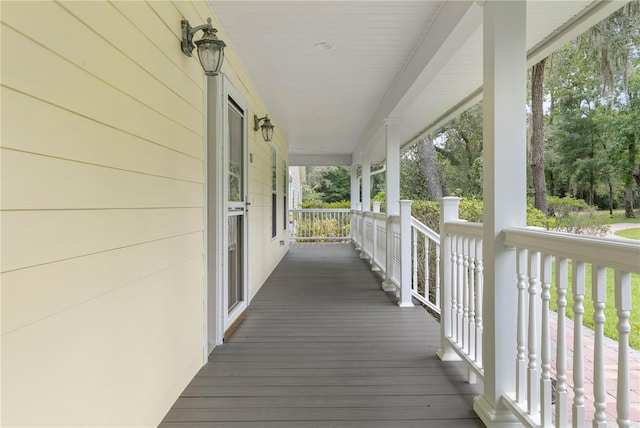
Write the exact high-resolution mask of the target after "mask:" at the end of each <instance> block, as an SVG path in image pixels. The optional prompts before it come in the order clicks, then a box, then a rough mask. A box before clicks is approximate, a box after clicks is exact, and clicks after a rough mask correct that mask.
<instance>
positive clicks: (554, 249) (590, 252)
mask: <svg viewBox="0 0 640 428" xmlns="http://www.w3.org/2000/svg"><path fill="white" fill-rule="evenodd" d="M504 235H505V239H504V243H505V245H508V246H511V247H518V248H526V249H529V250H534V251H540V252H542V253H544V254H548V255H553V256H556V257H565V258H568V259H575V260H579V261H582V262H586V263H593V264H595V265H598V266H603V267H610V268H614V269H621V270H623V271H626V272H633V273H640V243H636V242H622V241H614V240H611V239H602V238H593V237H586V236H579V235H573V234H569V233H561V232H549V231H546V230H539V229H535V228H515V227H513V228H507V229H505V230H504Z"/></svg>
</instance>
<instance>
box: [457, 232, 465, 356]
mask: <svg viewBox="0 0 640 428" xmlns="http://www.w3.org/2000/svg"><path fill="white" fill-rule="evenodd" d="M456 242H457V245H456V246H457V253H458V259H457V261H456V266H457V270H458V282H457V287H456V288H457V292H456V294H457V298H456V303H457V305H458V306H457V318H456V326H457V327H458V328H457V330H456V343H457V344H458V346H460V347H462V348H463V349H464V343H463V335H462V330H463V320H462V306H463V299H464V291H463V288H464V266H463V260H464V255H463V252H464V251H463V248H464V247H463V243H462V237H461V236H458V239H457V241H456Z"/></svg>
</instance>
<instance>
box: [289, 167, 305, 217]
mask: <svg viewBox="0 0 640 428" xmlns="http://www.w3.org/2000/svg"><path fill="white" fill-rule="evenodd" d="M302 168H303V167H300V166H292V167H290V168H289V177H290V180H289V181H290V184H289V186H290V192H289V193H290V197H289V209H297V208H300V207H301V206H302V184H301V181H300V175H301V174H300V170H301V169H302Z"/></svg>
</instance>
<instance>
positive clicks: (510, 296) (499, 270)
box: [473, 0, 527, 427]
mask: <svg viewBox="0 0 640 428" xmlns="http://www.w3.org/2000/svg"><path fill="white" fill-rule="evenodd" d="M525 27H526V2H525V1H519V0H518V1H494V0H490V1H488V2H487V3H486V4H485V6H484V19H483V28H484V29H483V40H484V42H483V43H484V47H483V50H484V61H483V64H484V69H483V76H484V77H483V79H484V83H483V93H484V101H483V105H484V121H483V127H484V135H483V139H484V150H483V156H482V159H483V171H484V183H483V198H484V235H483V247H482V249H483V257H484V278H485V283H484V284H485V288H484V300H483V306H484V309H483V313H484V331H483V336H484V338H483V363H484V393H483V395H481V396H480V397H476V399H475V401H474V406H473V407H474V410H475V411H476V413H478V415H479V416H480V418H481V419H482V421H483V422H484V424H485V425H487V426H489V427H494V426H501V427H502V426H520V424H519V423H518V422H517V420H516V419H515V417H514V416H513V415H512V414H511V413H510V412H509V411H508V410H506V408H505V407H504V405H503V404H502V401H501V399H500V397H501V396H502V395H503V394H504V393H506V392H511V391H513V390H514V388H515V351H516V323H515V320H516V306H517V304H516V302H517V294H516V270H515V266H516V265H515V250H513V249H510V248H506V247H505V246H504V244H503V240H502V236H501V232H502V230H503V229H504V228H505V227H521V226H525V225H526V193H527V192H526V170H527V168H526V161H527V158H526V122H525V119H526V111H525V105H526V84H527V81H526V79H527V65H526V44H525Z"/></svg>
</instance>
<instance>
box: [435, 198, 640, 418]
mask: <svg viewBox="0 0 640 428" xmlns="http://www.w3.org/2000/svg"><path fill="white" fill-rule="evenodd" d="M447 199H449V198H447ZM449 202H451V201H449ZM455 205H456V207H455V215H454V216H453V219H452V218H451V217H452V216H451V215H450V214H449V215H448V218H447V214H445V212H444V209H443V211H442V212H441V215H442V217H443V218H445V219H446V220H447V221H443V222H442V223H441V239H442V247H443V251H444V252H445V253H446V254H443V258H444V261H443V264H442V265H441V267H442V270H443V272H442V276H443V285H442V287H443V301H442V308H443V309H442V318H441V323H442V325H443V343H444V344H445V345H447V346H449V347H450V348H449V349H450V350H452V351H454V352H455V353H456V354H457V355H458V356H459V357H460V358H461V359H462V360H463V361H465V362H466V363H467V365H468V367H469V373H470V376H469V380H470V381H473V380H474V375H478V376H481V377H482V376H484V370H483V364H482V343H483V342H482V340H483V321H482V314H483V304H482V301H483V300H482V299H483V286H484V283H483V281H484V280H483V262H482V224H479V223H467V222H464V221H460V220H457V217H458V214H457V202H455ZM504 243H505V245H506V246H508V247H511V248H514V250H515V251H516V264H517V265H516V266H515V271H516V277H515V278H514V280H513V284H514V287H516V288H517V296H518V299H517V302H514V305H517V319H514V322H515V323H517V337H513V338H511V339H509V340H510V341H511V342H512V343H513V346H512V347H511V349H505V350H504V352H510V353H512V354H513V358H514V359H515V362H516V364H515V367H516V373H515V385H511V386H509V388H506V389H507V390H512V391H514V393H513V394H506V395H505V396H503V397H502V399H503V402H504V403H505V405H506V406H507V407H508V408H509V409H510V411H511V412H512V413H513V414H514V416H515V417H516V418H517V419H518V420H519V421H520V422H521V423H522V424H523V425H525V426H528V427H551V426H556V427H566V426H573V427H584V426H586V424H587V421H591V423H590V425H592V426H594V427H605V426H607V419H609V422H610V423H611V422H612V420H611V419H613V418H612V417H607V416H608V415H610V414H611V412H608V413H607V411H606V410H607V401H609V402H610V401H612V400H613V401H615V407H616V411H615V413H616V415H617V417H616V423H617V425H616V424H614V426H618V427H629V426H632V424H637V422H638V421H637V420H634V421H632V420H631V418H630V415H631V410H632V407H631V402H630V396H631V382H635V383H640V377H638V374H637V369H636V370H635V375H632V372H631V369H630V367H631V366H630V365H631V362H632V360H631V359H630V356H629V353H630V348H629V340H628V336H629V332H630V329H631V327H630V324H629V315H630V311H631V274H632V273H640V245H638V244H635V243H624V242H618V241H612V240H603V239H595V238H588V237H582V236H577V235H571V234H562V233H554V232H548V231H545V230H540V229H537V228H512V229H506V230H505V231H504ZM447 258H448V260H447ZM589 269H590V270H591V280H590V281H589V280H588V279H587V277H586V276H587V272H588V270H589ZM607 271H612V272H613V276H614V278H615V279H614V281H613V283H607ZM589 283H591V296H592V300H593V314H594V315H593V320H594V323H595V328H594V333H593V337H594V339H593V352H592V354H591V355H588V354H587V352H586V350H587V349H590V348H587V347H585V344H584V340H586V339H584V327H583V314H584V312H585V307H584V305H583V302H584V298H585V289H586V285H587V284H589ZM607 288H609V289H611V288H613V289H614V293H613V294H614V296H615V298H614V300H615V302H613V304H614V305H615V308H616V311H617V330H618V334H619V339H618V341H617V364H616V365H615V366H614V367H611V365H609V367H607V364H606V362H605V358H606V357H605V349H606V347H605V337H604V323H605V316H604V310H605V308H606V305H607V304H611V303H607V302H606V296H607ZM551 291H554V292H555V294H556V295H557V299H556V305H557V308H558V311H557V323H554V322H553V321H554V320H555V317H553V316H552V313H551V309H550V302H551ZM568 295H570V296H571V299H572V300H573V315H574V317H573V318H574V319H573V321H572V324H573V334H572V335H570V337H569V338H567V336H568V331H567V330H568V329H567V325H568V324H569V322H568V321H567V316H566V308H567V298H568V297H567V296H568ZM554 324H555V325H556V327H555V328H552V326H553V325H554ZM485 334H486V333H485ZM571 336H572V337H571ZM443 346H444V345H443ZM554 346H555V351H556V352H555V357H554V355H552V349H553V348H554ZM569 353H571V354H572V358H570V360H571V361H570V364H569V363H568V360H569V358H568V357H569V355H568V354H569ZM586 362H588V364H587V363H586ZM569 365H570V368H568V366H569ZM569 373H570V374H571V378H569ZM633 376H635V377H633ZM554 377H555V378H556V379H557V384H556V386H555V388H553V378H554ZM607 380H608V381H609V384H607ZM614 383H615V385H614ZM636 388H637V387H636ZM554 389H555V391H554ZM570 400H571V402H569V401H570ZM636 419H637V412H636ZM634 426H635V425H634Z"/></svg>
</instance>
